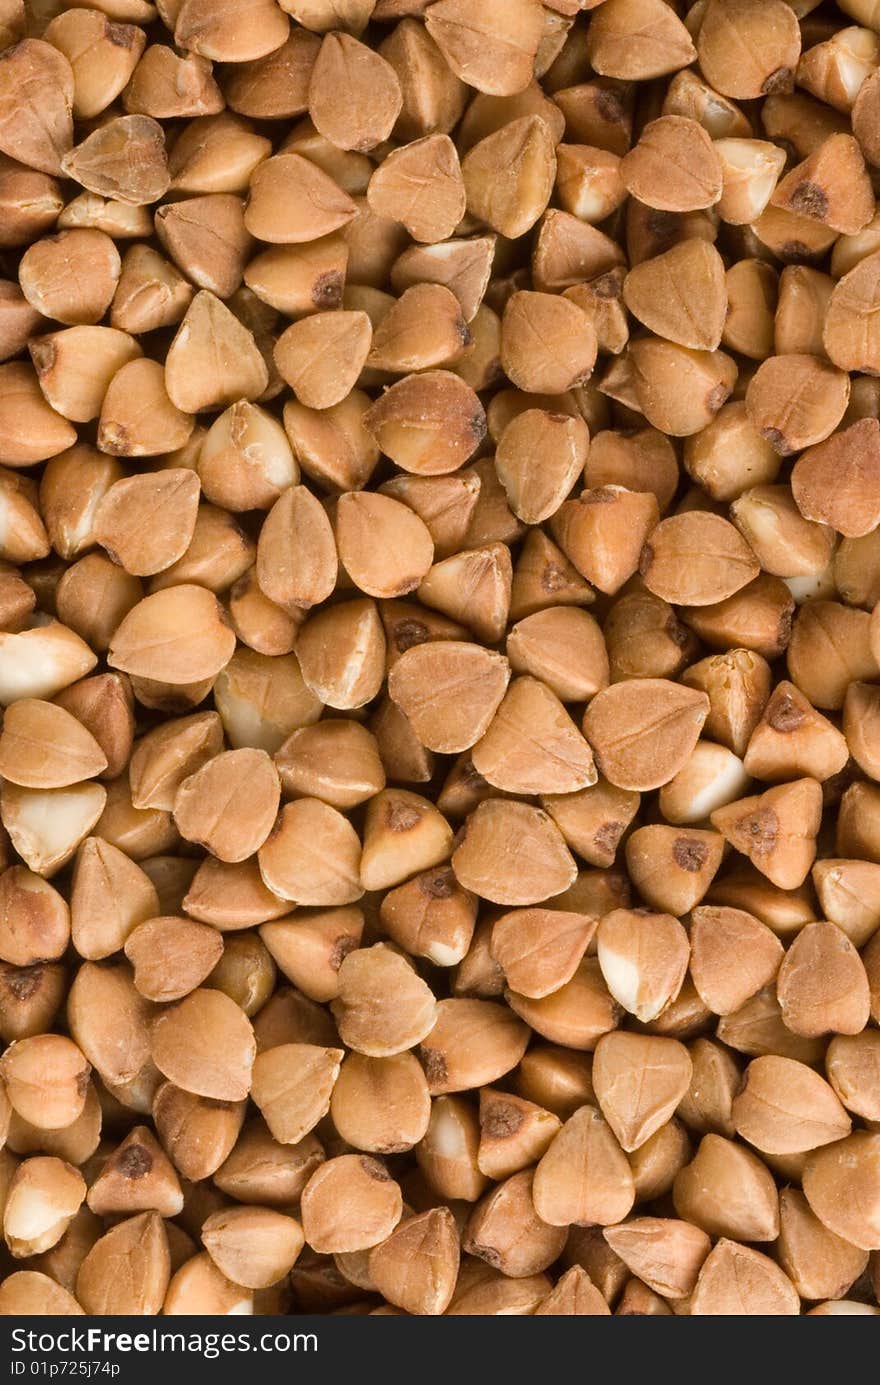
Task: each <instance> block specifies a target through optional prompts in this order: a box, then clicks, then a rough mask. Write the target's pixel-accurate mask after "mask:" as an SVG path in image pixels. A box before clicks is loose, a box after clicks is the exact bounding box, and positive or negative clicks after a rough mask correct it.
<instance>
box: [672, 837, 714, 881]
mask: <svg viewBox="0 0 880 1385" xmlns="http://www.w3.org/2000/svg"><path fill="white" fill-rule="evenodd" d="M672 858H673V860H674V861H675V864H676V865H677V866H679V867H680V868H681V869H682V870H686V871H689V872H690V873H691V874H692V875H693V874H694V873H695V872H696V871H698V870H701V869H702V868H703V866H704V865H705V864H706V861H707V860H708V858H709V848H708V846H707V845H706V843H705V842H701V841H698V840H697V838H696V837H676V839H675V844H674V846H673V848H672Z"/></svg>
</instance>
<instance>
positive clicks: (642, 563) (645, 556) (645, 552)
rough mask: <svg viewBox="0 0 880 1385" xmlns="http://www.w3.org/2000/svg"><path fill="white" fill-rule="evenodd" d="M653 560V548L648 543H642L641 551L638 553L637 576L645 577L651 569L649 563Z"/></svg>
mask: <svg viewBox="0 0 880 1385" xmlns="http://www.w3.org/2000/svg"><path fill="white" fill-rule="evenodd" d="M653 561H654V550H653V548H652V547H651V545H650V544H649V543H646V544H643V545H642V551H641V553H640V554H639V576H640V577H647V575H648V573H649V572H650V571H651V564H652V563H653Z"/></svg>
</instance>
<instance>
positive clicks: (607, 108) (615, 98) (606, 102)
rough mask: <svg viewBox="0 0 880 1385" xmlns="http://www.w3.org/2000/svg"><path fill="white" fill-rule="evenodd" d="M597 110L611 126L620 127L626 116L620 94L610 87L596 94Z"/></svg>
mask: <svg viewBox="0 0 880 1385" xmlns="http://www.w3.org/2000/svg"><path fill="white" fill-rule="evenodd" d="M596 110H597V111H598V113H599V115H600V116H601V117H602V119H603V120H607V121H608V123H609V124H610V125H619V124H620V122H621V121H622V120H623V118H624V115H625V111H624V106H623V102H622V101H621V99H620V95H619V93H618V92H616V91H614V90H613V89H611V88H609V87H600V89H599V90H598V91H597V92H596Z"/></svg>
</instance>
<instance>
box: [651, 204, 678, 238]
mask: <svg viewBox="0 0 880 1385" xmlns="http://www.w3.org/2000/svg"><path fill="white" fill-rule="evenodd" d="M645 224H646V225H647V228H648V232H649V234H650V235H652V236H653V237H654V239H655V240H656V241H657V242H658V244H659V245H662V246H664V247H668V246H670V245H672V244H673V243H674V241H675V239H676V237H677V236H678V234H679V231H680V230H681V217H680V216H679V214H678V212H661V211H659V210H658V209H657V208H656V207H655V208H653V209H652V211H651V212H650V213H649V215H648V219H647V222H646V223H645Z"/></svg>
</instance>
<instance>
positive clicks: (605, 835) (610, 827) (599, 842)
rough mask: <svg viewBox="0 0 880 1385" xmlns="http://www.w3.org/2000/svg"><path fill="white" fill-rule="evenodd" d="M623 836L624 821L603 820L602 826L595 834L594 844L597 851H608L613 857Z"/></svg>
mask: <svg viewBox="0 0 880 1385" xmlns="http://www.w3.org/2000/svg"><path fill="white" fill-rule="evenodd" d="M622 836H623V823H622V822H603V823H602V826H601V827H600V828H599V829H598V830H597V831H596V832H595V833H594V834H593V845H594V846H595V848H596V850H597V851H602V852H606V853H607V854H608V855H609V856H612V857H613V856H614V854H615V852H616V851H617V848H618V845H619V844H620V838H621V837H622Z"/></svg>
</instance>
